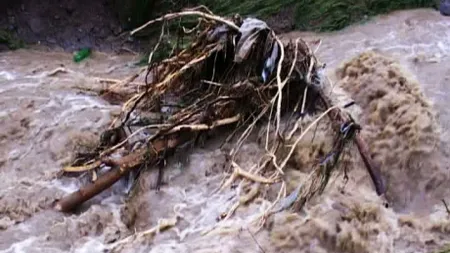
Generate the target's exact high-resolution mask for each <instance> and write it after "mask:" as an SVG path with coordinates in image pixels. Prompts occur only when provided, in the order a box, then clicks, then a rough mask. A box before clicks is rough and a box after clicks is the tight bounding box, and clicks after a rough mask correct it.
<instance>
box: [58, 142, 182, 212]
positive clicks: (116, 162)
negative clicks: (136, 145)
mask: <svg viewBox="0 0 450 253" xmlns="http://www.w3.org/2000/svg"><path fill="white" fill-rule="evenodd" d="M186 135H188V134H186ZM186 135H185V136H186ZM185 141H187V138H185V137H184V138H183V137H177V138H170V139H157V140H154V141H153V142H151V145H150V147H149V148H142V149H139V150H137V151H135V152H133V153H131V154H129V155H127V156H124V157H122V158H120V159H103V160H102V163H103V164H105V165H108V166H112V167H113V169H112V170H111V171H109V172H107V173H105V174H103V175H101V176H99V177H98V179H97V180H96V181H95V182H94V183H91V184H89V185H86V186H84V187H82V188H80V189H79V190H78V191H76V192H73V193H71V194H69V195H67V196H65V197H64V198H62V199H61V200H59V201H58V202H57V203H56V204H55V209H56V210H58V211H62V212H69V211H72V210H74V209H75V208H77V207H78V206H80V205H81V204H83V203H84V202H86V201H88V200H89V199H91V198H93V197H94V196H96V195H97V194H99V193H101V192H103V191H104V190H106V189H108V188H109V187H111V186H112V185H113V184H114V183H116V182H117V181H119V180H120V178H122V177H123V176H124V175H126V174H127V173H128V172H130V171H131V170H132V169H134V168H136V167H137V166H140V165H141V164H143V163H155V162H156V161H157V160H158V159H159V154H160V153H161V152H163V151H164V150H167V149H173V148H175V147H177V146H178V145H180V144H182V143H184V142H185Z"/></svg>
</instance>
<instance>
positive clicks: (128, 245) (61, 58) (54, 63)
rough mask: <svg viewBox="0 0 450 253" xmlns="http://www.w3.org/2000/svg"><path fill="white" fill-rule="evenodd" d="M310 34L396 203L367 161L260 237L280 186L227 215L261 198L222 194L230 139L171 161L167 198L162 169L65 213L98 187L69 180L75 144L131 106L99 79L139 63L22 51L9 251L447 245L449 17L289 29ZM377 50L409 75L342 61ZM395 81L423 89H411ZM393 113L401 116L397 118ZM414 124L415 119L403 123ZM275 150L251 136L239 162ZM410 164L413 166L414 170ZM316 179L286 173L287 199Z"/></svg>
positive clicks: (1, 204)
mask: <svg viewBox="0 0 450 253" xmlns="http://www.w3.org/2000/svg"><path fill="white" fill-rule="evenodd" d="M298 36H302V37H303V38H305V39H306V40H307V41H308V42H310V43H311V45H317V43H314V42H315V41H316V40H318V39H321V40H322V42H321V44H320V47H319V48H318V49H317V52H316V54H317V56H318V57H319V59H320V60H321V61H322V62H325V63H326V64H327V69H328V72H327V74H328V75H329V77H330V80H331V81H332V83H333V84H334V85H335V86H336V90H341V91H345V92H346V94H347V95H345V96H347V98H348V97H349V96H351V97H352V99H354V100H355V101H356V102H357V104H358V106H359V107H360V110H359V112H356V114H358V115H355V117H356V118H358V120H360V121H361V122H362V123H363V126H364V125H366V126H367V129H365V130H364V131H363V135H364V137H365V138H367V140H369V141H370V143H371V149H372V152H373V153H374V155H375V158H374V159H375V160H378V161H379V162H381V163H383V161H384V162H385V161H388V162H385V163H384V164H383V165H384V167H383V169H382V170H383V173H384V174H385V175H386V177H387V178H388V179H389V181H388V182H390V183H391V185H390V187H388V194H387V196H386V197H387V199H388V201H389V204H390V207H389V208H386V207H385V206H384V200H383V199H380V198H379V197H378V196H376V194H375V193H374V190H373V187H372V185H371V183H370V181H369V179H368V176H367V173H366V172H365V171H364V169H363V168H362V166H360V165H361V162H360V161H359V160H357V159H356V158H355V159H351V160H352V161H353V163H354V164H355V165H354V166H353V168H352V169H351V170H350V171H349V173H350V180H349V182H348V183H347V185H346V186H345V189H344V188H343V186H342V178H341V177H337V178H336V179H335V180H334V182H333V183H332V184H330V186H329V187H328V189H327V190H326V191H325V192H324V194H323V195H322V196H321V197H318V198H317V199H314V200H313V201H312V202H311V203H309V204H307V205H306V206H305V208H304V210H303V211H302V212H300V213H294V214H291V213H289V212H281V213H278V214H276V215H274V216H273V217H271V218H270V219H269V220H268V222H267V224H266V226H265V227H264V228H263V229H261V230H260V231H258V232H257V231H256V229H255V227H256V226H255V223H254V221H258V220H259V219H260V218H261V214H262V213H264V210H266V209H267V208H268V207H269V206H270V204H271V202H270V201H269V200H273V198H274V196H273V195H274V192H273V189H272V188H270V187H265V186H255V187H257V188H255V189H256V191H257V192H259V195H258V197H256V198H255V199H254V201H250V203H249V204H247V205H243V206H240V207H239V208H237V210H236V212H235V213H234V215H231V216H230V217H229V218H226V219H223V220H221V221H218V219H217V218H218V217H221V216H222V214H223V213H226V212H228V211H229V210H230V209H231V208H232V207H233V206H234V205H235V204H236V203H238V202H239V199H240V196H239V194H240V195H241V197H242V194H243V193H242V191H243V192H245V193H248V192H252V190H253V188H252V187H253V186H249V185H247V187H250V188H251V189H244V188H245V187H241V186H242V185H240V186H237V187H231V188H230V189H225V190H223V191H216V189H218V188H219V186H220V183H221V181H222V179H223V177H224V174H223V168H224V164H225V163H226V159H225V151H222V150H220V149H219V148H218V147H217V146H218V144H217V143H207V144H206V146H205V147H198V148H195V149H194V150H193V151H192V152H191V153H190V154H187V155H186V154H184V155H183V154H182V153H183V152H181V154H179V155H178V158H175V159H173V161H171V162H170V163H169V164H168V167H167V172H166V173H165V178H164V181H165V184H164V185H163V186H162V187H161V190H160V191H155V190H154V189H153V186H154V182H155V177H156V176H155V173H154V172H147V173H146V174H145V177H143V178H141V179H142V180H140V182H139V184H140V185H139V190H140V191H139V193H138V194H136V195H135V196H133V197H132V198H127V196H126V193H125V192H124V191H125V187H124V186H123V184H122V182H120V183H117V184H116V185H115V186H114V187H113V188H112V189H110V190H108V191H106V192H104V193H102V194H101V195H100V196H97V197H96V198H94V199H93V200H91V201H90V202H88V203H86V205H85V206H83V208H82V210H80V211H79V212H78V213H75V214H62V213H58V212H56V211H54V210H53V209H52V208H51V206H52V204H53V202H54V201H55V200H56V199H58V198H60V197H61V196H63V195H65V194H67V193H69V192H72V191H74V190H76V189H77V188H78V187H79V186H80V185H82V184H83V183H86V182H85V181H84V182H82V180H78V179H76V178H58V177H57V174H58V171H60V169H61V166H63V165H64V164H67V163H68V162H69V161H70V159H71V158H72V157H73V154H74V149H75V148H76V147H79V146H80V145H84V146H86V145H89V144H92V143H93V142H95V141H96V139H97V137H96V136H98V134H99V133H100V132H101V131H102V130H103V129H105V128H106V127H107V126H108V124H109V123H110V121H111V119H112V118H113V116H114V115H117V113H118V111H119V110H120V106H117V105H110V104H109V103H107V102H106V101H104V100H102V99H101V98H98V97H97V96H95V95H94V94H93V93H91V92H89V91H86V88H92V87H97V88H98V87H101V86H102V85H103V84H101V83H100V82H99V79H100V78H109V79H117V80H121V79H124V78H127V77H129V76H131V75H133V74H135V73H137V72H139V70H140V69H139V67H136V66H134V65H133V62H135V61H137V60H139V59H138V57H136V56H130V55H106V54H100V53H97V54H94V55H93V57H92V58H90V59H88V60H87V61H85V62H82V63H80V64H75V63H73V62H72V59H71V57H72V56H71V55H70V54H66V53H59V52H48V51H39V50H31V49H27V50H18V51H14V52H5V53H1V54H0V123H1V128H0V178H1V179H2V180H1V181H0V252H2V253H3V252H4V253H12V252H435V251H437V250H438V249H442V248H443V247H444V246H445V245H446V244H447V243H448V242H450V219H449V218H448V214H447V213H446V211H445V208H444V206H443V205H442V203H441V202H440V200H441V198H445V196H449V195H447V193H448V192H449V191H447V189H446V187H445V182H446V180H447V178H448V166H447V157H448V155H449V154H450V152H449V151H450V149H449V147H450V146H449V144H450V135H449V133H448V129H449V128H450V111H449V110H448V109H447V107H446V106H447V104H448V101H450V93H448V92H447V91H446V84H448V83H449V79H450V18H448V17H444V16H441V15H440V14H439V13H438V12H436V11H433V10H428V9H424V10H414V11H401V12H396V13H392V14H389V15H386V16H381V17H377V18H374V19H373V20H369V21H367V22H366V23H365V24H360V25H355V26H352V27H349V28H347V29H345V30H343V31H339V32H335V33H326V34H312V33H298V32H293V33H290V34H285V35H283V37H284V38H285V39H289V38H296V37H298ZM312 47H313V48H314V46H312ZM367 50H373V51H376V52H378V53H379V54H382V55H387V56H389V57H391V58H392V59H395V60H396V61H398V62H399V63H400V65H401V66H402V67H403V69H401V68H400V67H398V66H397V64H395V62H392V61H391V60H389V58H384V57H382V56H380V55H378V54H369V55H366V56H362V57H360V58H357V59H355V60H353V61H351V62H349V63H348V64H347V65H346V66H347V67H345V66H341V63H342V62H343V61H345V60H351V59H352V58H353V57H356V56H358V55H359V54H361V53H363V52H365V51H367ZM364 57H365V58H364ZM358 59H359V60H358ZM339 67H340V69H339V71H337V72H336V69H337V68H339ZM366 68H367V69H369V70H368V72H367V73H371V74H367V73H366V70H365V69H366ZM355 73H356V77H355ZM385 73H389V74H385ZM390 73H393V74H390ZM415 80H417V82H416V81H415ZM391 81H392V82H394V83H406V86H407V87H413V88H411V89H406V90H405V89H403V88H398V86H395V85H393V86H392V85H391V84H390V82H391ZM389 85H391V86H389ZM379 90H382V93H383V94H387V95H386V96H385V97H383V99H373V98H371V99H368V98H369V97H370V96H371V94H370V92H372V91H379ZM369 91H370V92H369ZM422 93H423V94H422ZM396 101H401V102H398V103H397V102H396ZM391 104H393V105H392V106H391ZM389 106H391V107H393V108H394V109H392V110H391V111H389V110H388V111H387V112H388V113H386V111H384V109H385V108H388V107H389ZM373 108H375V109H373ZM402 110H403V111H402ZM386 114H388V115H389V116H386ZM403 115H406V116H403ZM401 119H404V123H403V124H401V125H398V124H399V123H398V122H402V121H401ZM308 120H311V119H307V120H306V121H308ZM305 124H306V123H305ZM322 125H324V124H322ZM403 126H409V128H407V129H405V127H403ZM402 127H403V128H402ZM322 128H323V129H322ZM399 129H402V130H401V131H400V130H399ZM411 129H412V130H411ZM326 130H327V129H326V127H321V128H320V129H318V133H317V135H318V136H319V137H318V141H321V142H323V143H325V144H324V146H326V143H327V142H329V136H328V137H327V134H326ZM416 130H417V131H416ZM419 130H420V131H419ZM306 149H308V150H309V149H310V147H309V146H308V143H304V144H299V150H298V152H297V154H296V156H295V158H294V160H295V162H294V164H297V165H298V166H300V165H304V164H308V162H309V161H310V160H312V158H311V157H310V155H309V156H308V155H305V154H304V153H303V152H304V150H306ZM302 150H303V151H302ZM262 154H263V149H261V147H260V146H259V145H258V144H256V143H254V142H249V143H247V144H245V145H244V146H243V148H242V150H241V151H240V154H239V155H238V157H237V162H238V163H239V164H240V166H241V167H242V168H244V169H248V168H251V167H252V166H253V165H254V164H255V163H256V162H257V161H258V157H260V156H261V155H262ZM308 154H309V151H308ZM354 154H355V155H356V153H354ZM403 157H408V161H405V162H402V161H403V160H402V159H403ZM418 157H419V158H418ZM413 158H414V159H413ZM290 166H292V165H290ZM387 166H390V167H389V169H386V167H387ZM294 167H295V166H294ZM307 172H308V171H305V170H303V169H301V168H300V169H299V168H290V169H289V170H288V171H287V175H288V179H286V183H287V190H288V192H289V191H291V190H292V189H294V188H295V187H296V184H298V181H299V180H300V181H301V180H302V178H305V177H306V175H307ZM275 197H276V191H275ZM448 201H450V199H449V200H448ZM222 217H223V216H222ZM161 219H168V220H171V219H172V220H174V222H175V223H174V226H172V227H171V228H169V229H168V230H165V231H161V232H160V233H156V235H154V236H148V235H147V236H143V237H128V236H130V235H132V234H133V233H135V231H137V232H139V231H143V230H147V229H150V228H151V227H153V226H155V225H157V224H158V222H162V221H163V220H161Z"/></svg>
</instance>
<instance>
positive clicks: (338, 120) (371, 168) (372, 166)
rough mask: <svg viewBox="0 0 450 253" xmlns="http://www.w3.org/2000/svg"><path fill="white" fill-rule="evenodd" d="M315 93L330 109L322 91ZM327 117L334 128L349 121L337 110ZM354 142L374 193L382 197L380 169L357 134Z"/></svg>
mask: <svg viewBox="0 0 450 253" xmlns="http://www.w3.org/2000/svg"><path fill="white" fill-rule="evenodd" d="M317 92H318V96H319V98H320V100H321V101H322V103H323V104H324V105H325V106H326V107H327V108H330V107H331V106H332V105H331V102H330V100H329V99H328V97H327V96H326V95H325V94H324V93H323V91H322V90H317ZM328 115H329V116H330V119H331V121H332V122H333V123H334V124H335V125H336V127H340V126H341V125H342V124H343V123H345V122H348V121H349V120H350V118H349V117H348V116H346V115H344V114H343V113H342V111H341V110H340V109H339V108H336V109H334V110H332V111H331V112H330V113H329V114H328ZM354 142H355V144H356V146H357V147H358V151H359V154H360V155H361V158H362V160H363V162H364V165H365V166H366V169H367V171H368V173H369V175H370V178H371V179H372V182H373V184H374V186H375V191H376V192H377V194H378V195H379V196H380V195H383V194H384V193H385V192H386V186H385V184H384V181H383V178H382V175H381V172H380V168H379V166H378V165H377V164H376V163H375V161H373V159H372V157H371V156H370V151H369V147H368V145H367V143H366V142H365V141H364V140H363V138H362V137H361V135H360V134H359V132H358V133H357V134H356V136H355V139H354Z"/></svg>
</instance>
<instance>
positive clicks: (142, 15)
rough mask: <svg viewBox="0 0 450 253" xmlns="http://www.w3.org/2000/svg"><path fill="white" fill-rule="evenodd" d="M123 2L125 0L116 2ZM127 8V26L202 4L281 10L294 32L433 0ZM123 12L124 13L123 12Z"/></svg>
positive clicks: (173, 1)
mask: <svg viewBox="0 0 450 253" xmlns="http://www.w3.org/2000/svg"><path fill="white" fill-rule="evenodd" d="M116 1H117V2H123V1H126V0H116ZM127 2H128V5H129V7H128V8H123V6H124V5H123V4H120V5H119V6H122V7H121V9H120V10H121V11H120V12H121V13H122V16H123V17H126V16H128V17H129V20H128V22H127V23H128V24H129V25H131V26H134V27H136V26H138V25H140V24H142V23H144V22H145V21H147V20H149V19H151V18H154V17H156V16H158V15H161V14H162V13H165V12H168V11H176V10H179V9H181V8H183V7H185V6H195V5H198V4H203V5H205V6H208V7H209V8H210V9H211V10H212V11H214V12H215V13H216V14H219V15H230V14H234V13H240V14H242V15H252V16H256V17H260V18H268V17H270V16H272V15H275V14H277V13H279V12H280V11H283V10H292V9H293V10H294V11H293V12H292V15H294V17H293V18H294V20H295V25H296V27H295V28H296V29H300V30H310V31H333V30H339V29H342V28H344V27H346V26H348V25H350V24H352V23H356V22H360V21H362V20H365V19H367V18H368V17H371V16H375V15H379V14H385V13H388V12H391V11H395V10H402V9H414V8H429V7H435V8H436V7H437V4H438V1H435V0H337V1H336V0H258V1H256V0H192V1H189V0H170V1H169V0H159V1H151V0H132V1H127ZM125 12H127V13H125ZM122 19H123V18H122Z"/></svg>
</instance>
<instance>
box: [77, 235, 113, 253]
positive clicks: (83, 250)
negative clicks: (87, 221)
mask: <svg viewBox="0 0 450 253" xmlns="http://www.w3.org/2000/svg"><path fill="white" fill-rule="evenodd" d="M105 249H106V247H105V245H104V244H103V243H101V242H100V240H98V239H97V238H92V237H90V238H87V242H86V243H84V244H83V245H82V246H81V247H79V248H76V249H75V250H74V251H73V252H74V253H96V252H104V250H105Z"/></svg>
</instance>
